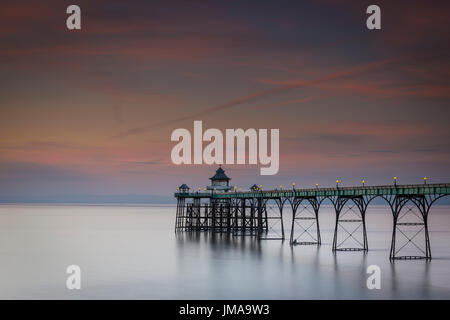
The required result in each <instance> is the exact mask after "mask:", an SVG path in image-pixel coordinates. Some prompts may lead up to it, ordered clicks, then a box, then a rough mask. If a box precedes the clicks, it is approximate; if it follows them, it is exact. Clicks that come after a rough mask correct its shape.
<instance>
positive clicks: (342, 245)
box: [332, 196, 370, 252]
mask: <svg viewBox="0 0 450 320" xmlns="http://www.w3.org/2000/svg"><path fill="white" fill-rule="evenodd" d="M369 202H370V200H367V199H366V198H364V197H363V196H355V197H353V196H352V197H342V196H338V197H336V198H334V199H332V203H333V205H334V209H335V213H336V223H335V227H334V237H333V248H332V250H333V251H334V252H336V251H364V252H366V251H367V250H368V244H367V230H366V209H367V205H368V203H369ZM344 208H345V209H346V210H344ZM360 229H361V230H362V235H361V237H357V236H356V235H355V234H356V232H357V231H359V230H360ZM339 230H342V231H344V232H343V233H344V235H343V240H340V241H338V234H339ZM350 241H352V245H351V246H349V245H348V242H350Z"/></svg>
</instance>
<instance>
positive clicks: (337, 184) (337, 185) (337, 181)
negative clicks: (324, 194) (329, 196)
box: [336, 180, 339, 189]
mask: <svg viewBox="0 0 450 320" xmlns="http://www.w3.org/2000/svg"><path fill="white" fill-rule="evenodd" d="M337 188H339V180H336V189H337Z"/></svg>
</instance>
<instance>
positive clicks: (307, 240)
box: [289, 197, 323, 245]
mask: <svg viewBox="0 0 450 320" xmlns="http://www.w3.org/2000/svg"><path fill="white" fill-rule="evenodd" d="M322 200H323V198H320V197H308V198H295V199H294V200H293V201H292V202H291V208H292V226H291V236H290V241H289V243H290V244H291V245H320V244H321V243H322V240H321V237H320V226H319V208H320V204H321V203H322ZM297 228H298V229H299V231H298V232H297V231H296V229H297ZM314 233H315V234H314Z"/></svg>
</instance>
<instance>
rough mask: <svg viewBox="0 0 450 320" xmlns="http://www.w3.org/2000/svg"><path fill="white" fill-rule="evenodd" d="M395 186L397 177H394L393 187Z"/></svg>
mask: <svg viewBox="0 0 450 320" xmlns="http://www.w3.org/2000/svg"><path fill="white" fill-rule="evenodd" d="M396 185H397V177H394V186H396Z"/></svg>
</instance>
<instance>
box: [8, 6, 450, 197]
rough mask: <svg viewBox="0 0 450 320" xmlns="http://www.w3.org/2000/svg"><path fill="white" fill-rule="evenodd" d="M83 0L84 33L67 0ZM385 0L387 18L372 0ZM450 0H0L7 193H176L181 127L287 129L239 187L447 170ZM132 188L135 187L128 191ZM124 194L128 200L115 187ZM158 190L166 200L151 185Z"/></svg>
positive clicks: (350, 181)
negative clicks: (174, 138) (271, 157)
mask: <svg viewBox="0 0 450 320" xmlns="http://www.w3.org/2000/svg"><path fill="white" fill-rule="evenodd" d="M70 4H77V5H79V6H80V8H81V25H82V28H81V30H76V31H69V30H68V29H67V28H66V18H67V16H68V15H67V14H66V8H67V6H68V5H70ZM370 4H377V5H379V6H380V8H381V25H382V29H381V30H368V29H367V28H366V19H367V16H368V15H367V14H366V8H367V6H368V5H370ZM449 9H450V3H449V2H448V1H432V2H430V1H402V0H400V1H376V2H373V1H370V2H369V1H343V0H342V1H340V0H336V1H331V0H315V1H264V0H259V1H247V0H239V1H237V0H227V1H224V0H223V1H219V0H202V1H198V0H191V1H114V0H108V1H103V0H95V1H94V0H89V1H84V0H77V1H75V2H74V1H9V0H6V1H2V3H1V5H0V201H22V200H23V201H31V200H39V199H53V200H61V201H63V200H64V199H66V200H68V201H70V199H72V200H73V199H81V200H82V199H90V200H92V199H95V198H96V197H97V196H98V197H114V196H115V195H121V197H120V199H124V200H123V201H127V199H128V200H130V201H132V199H135V198H133V197H136V195H144V196H145V195H149V196H150V195H152V196H154V197H169V198H170V197H172V195H173V192H174V191H175V189H176V187H177V186H179V185H180V184H181V183H187V184H188V185H189V186H191V187H192V188H195V189H196V188H197V187H198V186H205V185H207V184H209V180H208V178H209V177H211V176H212V175H213V174H214V171H215V170H216V168H217V166H216V165H212V166H208V165H179V166H176V165H174V164H173V163H172V161H171V158H170V153H171V150H172V148H173V146H174V145H175V143H174V142H171V141H170V136H171V133H172V131H173V130H174V129H177V128H187V129H189V130H190V131H192V130H193V121H194V120H202V121H203V127H204V128H205V129H206V128H218V129H220V130H223V131H224V130H225V129H226V128H243V129H248V128H256V129H258V128H267V129H271V128H278V129H279V130H280V170H279V173H278V174H277V175H274V176H261V175H260V171H259V166H257V165H226V164H225V165H224V169H225V170H226V173H227V174H228V175H229V176H230V177H231V178H232V180H231V184H232V185H236V186H239V187H242V188H243V189H246V188H248V186H250V185H252V184H253V183H257V184H262V185H263V186H264V188H266V189H270V188H271V187H276V186H279V185H280V184H282V185H290V184H291V183H292V182H295V183H296V185H297V187H299V188H300V187H306V188H308V187H313V186H314V185H315V184H316V183H318V184H319V185H320V186H324V187H325V186H334V184H335V181H336V179H339V180H341V184H342V185H344V186H351V185H359V184H360V183H361V180H362V179H365V181H366V184H367V185H377V184H390V183H392V179H393V177H394V176H397V177H398V181H399V183H405V184H406V183H422V181H423V177H425V176H426V177H428V181H429V182H430V183H441V182H442V183H445V182H450V169H449V167H450V166H449V165H450V153H449V146H450V128H449V116H450V105H449V102H450V24H449V22H448V12H449ZM127 195H128V197H127ZM118 199H119V198H118ZM155 199H156V198H155Z"/></svg>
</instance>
